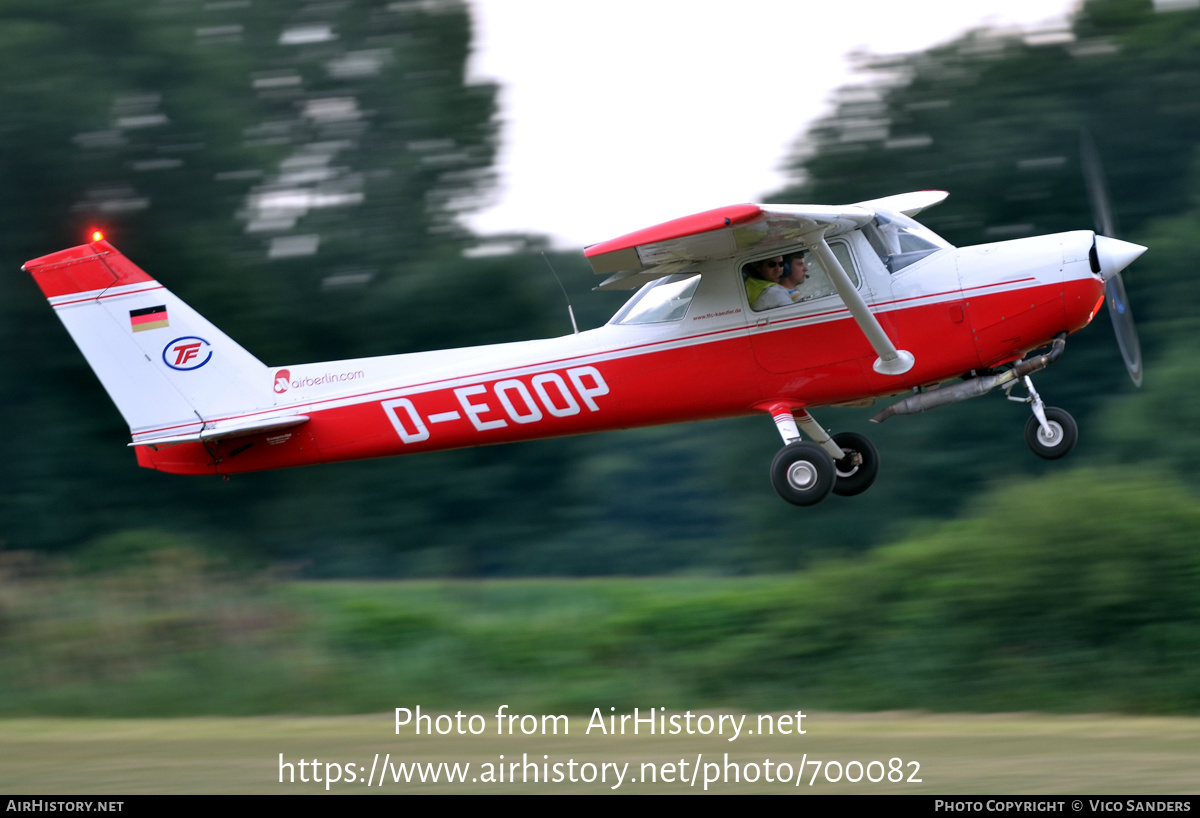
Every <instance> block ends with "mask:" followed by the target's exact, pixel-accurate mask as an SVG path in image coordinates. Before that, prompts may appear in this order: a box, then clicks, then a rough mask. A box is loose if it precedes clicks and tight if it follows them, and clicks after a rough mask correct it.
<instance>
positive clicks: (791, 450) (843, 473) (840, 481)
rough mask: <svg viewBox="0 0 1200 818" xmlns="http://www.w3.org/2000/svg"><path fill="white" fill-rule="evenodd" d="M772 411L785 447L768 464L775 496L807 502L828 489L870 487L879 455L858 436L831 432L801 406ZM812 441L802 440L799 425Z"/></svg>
mask: <svg viewBox="0 0 1200 818" xmlns="http://www.w3.org/2000/svg"><path fill="white" fill-rule="evenodd" d="M771 414H772V415H773V417H774V419H775V425H776V427H777V428H778V429H779V435H780V437H782V438H783V442H784V444H785V445H784V447H783V448H782V449H780V450H779V453H778V454H776V455H775V460H774V461H773V462H772V463H771V484H772V485H773V486H774V487H775V491H776V492H778V494H779V496H780V497H782V498H783V499H784V500H787V501H788V502H789V503H792V504H793V505H797V506H811V505H816V504H817V503H819V502H821V501H822V500H824V499H825V498H826V497H828V496H829V494H830V492H833V493H835V494H840V495H843V496H846V497H849V496H851V495H854V494H861V493H862V492H864V491H866V490H867V489H868V488H870V486H871V484H872V483H873V482H875V477H876V475H878V474H879V455H878V453H877V452H876V451H875V447H874V446H872V445H871V442H870V441H869V440H867V439H866V438H865V437H863V436H862V435H858V434H854V433H853V432H842V433H840V434H837V435H834V436H833V437H830V436H829V434H828V433H826V431H825V430H824V429H822V428H821V426H820V424H818V423H817V422H816V421H815V420H814V419H813V417H812V415H810V414H809V413H808V412H806V411H804V410H803V409H800V410H796V411H794V413H793V410H792V409H791V408H789V407H774V408H773V409H772V412H771ZM801 429H803V430H804V433H805V434H807V435H808V436H809V437H811V438H812V439H813V441H814V442H813V443H806V442H802V441H801V440H800V430H801Z"/></svg>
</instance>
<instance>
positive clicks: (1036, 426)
mask: <svg viewBox="0 0 1200 818" xmlns="http://www.w3.org/2000/svg"><path fill="white" fill-rule="evenodd" d="M1046 422H1047V423H1048V424H1049V425H1050V429H1051V431H1052V432H1053V434H1052V435H1051V436H1050V437H1049V438H1047V437H1046V435H1045V434H1043V432H1042V424H1040V423H1038V419H1037V418H1036V417H1031V418H1030V419H1029V421H1028V422H1027V423H1026V424H1025V443H1026V444H1027V445H1028V446H1029V450H1030V451H1031V452H1033V453H1034V454H1036V455H1037V456H1038V457H1042V458H1045V459H1046V460H1058V459H1059V458H1060V457H1066V456H1067V455H1069V454H1070V453H1071V450H1072V449H1074V448H1075V444H1076V443H1077V442H1078V441H1079V427H1078V426H1076V425H1075V418H1073V417H1071V415H1070V413H1069V412H1067V410H1065V409H1059V408H1057V407H1055V406H1047V407H1046Z"/></svg>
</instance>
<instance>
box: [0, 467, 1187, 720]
mask: <svg viewBox="0 0 1200 818" xmlns="http://www.w3.org/2000/svg"><path fill="white" fill-rule="evenodd" d="M1196 501H1197V496H1196V493H1195V492H1194V491H1191V490H1188V489H1185V488H1183V487H1181V486H1180V485H1179V484H1178V483H1177V482H1175V481H1172V480H1164V479H1162V478H1160V477H1158V476H1157V475H1154V474H1152V473H1150V472H1149V471H1148V470H1145V469H1129V468H1109V469H1077V470H1074V471H1072V472H1070V473H1068V474H1067V475H1063V476H1057V475H1056V476H1053V477H1048V478H1042V479H1038V480H1032V481H1029V480H1021V481H1016V482H1013V483H1011V484H1009V485H1006V486H1003V487H1001V488H1000V489H998V490H997V491H995V492H993V493H990V494H989V495H987V496H986V497H985V498H982V499H981V500H979V501H977V502H975V503H973V504H972V507H971V508H970V509H969V511H968V513H967V514H965V515H964V516H963V518H961V519H958V520H954V521H950V522H947V523H942V524H939V525H935V526H929V527H928V528H927V529H925V530H922V531H918V532H914V533H913V534H912V536H910V537H908V538H906V539H905V540H904V541H903V542H901V543H899V544H895V545H886V546H882V547H880V548H877V549H874V550H872V551H871V552H870V553H868V554H866V555H864V556H860V557H858V558H855V559H847V560H830V561H824V562H820V563H818V564H816V565H814V566H813V567H811V568H809V569H808V570H806V571H803V572H800V573H797V574H788V575H780V576H761V577H749V578H741V579H729V578H719V579H708V578H679V577H671V578H637V579H631V578H610V579H603V580H536V581H531V580H524V581H501V582H479V581H469V582H404V583H396V582H376V583H372V582H352V583H341V582H318V583H278V582H264V581H263V579H265V577H264V576H262V575H261V574H258V573H255V572H253V571H246V570H244V568H243V569H237V568H235V567H234V566H232V564H231V563H230V562H229V561H228V559H226V558H224V557H223V556H222V555H219V554H217V553H214V552H213V549H205V548H200V547H198V546H196V545H195V544H193V543H189V542H188V541H187V539H186V538H180V537H177V536H174V535H170V534H166V533H164V532H162V531H154V530H138V531H134V532H130V533H126V534H120V535H112V536H107V537H102V538H100V539H98V540H97V541H95V542H93V543H90V544H89V545H87V546H86V547H85V548H84V549H82V550H81V552H80V553H79V554H78V555H77V556H76V557H74V558H73V559H71V560H65V559H64V560H57V561H50V560H48V559H46V558H44V557H43V558H42V559H40V560H38V559H30V558H29V557H30V556H31V555H28V554H25V555H15V554H10V555H3V554H0V714H3V715H6V716H14V715H32V714H42V715H89V716H141V717H145V716H194V715H205V714H227V715H237V714H245V715H249V714H263V713H337V712H350V713H353V712H379V711H383V710H388V709H389V708H391V707H394V706H395V705H396V701H395V698H396V695H397V691H403V692H404V695H405V696H406V697H407V698H408V700H409V701H420V702H421V703H422V705H423V706H424V707H425V708H426V709H435V710H436V709H444V710H447V711H451V712H453V711H454V710H456V709H464V710H467V712H470V711H472V710H475V711H478V712H486V711H489V710H490V711H494V710H495V708H496V706H497V705H499V704H508V705H510V706H511V707H512V712H531V711H532V712H542V713H547V712H549V713H555V712H562V713H572V714H581V713H588V712H590V711H591V709H592V708H593V707H596V706H615V707H617V708H618V709H619V710H621V711H628V710H631V709H632V708H633V707H641V708H645V707H647V706H666V707H670V708H673V709H679V710H683V709H686V708H691V709H698V708H713V707H732V708H734V709H737V710H743V711H746V710H749V711H754V710H759V711H768V710H779V709H787V708H789V707H792V708H794V707H796V706H797V703H798V702H799V703H802V704H803V705H804V708H805V709H809V708H817V709H825V710H888V709H899V708H920V709H929V710H975V711H985V712H997V711H1001V712H1003V711H1020V710H1036V711H1059V712H1127V713H1188V714H1196V713H1200V662H1198V661H1197V659H1198V658H1200V550H1198V549H1197V548H1196V547H1195V546H1196V534H1195V532H1196V530H1197V528H1198V527H1200V506H1198V505H1197V502H1196ZM22 556H23V557H25V559H20V558H19V557H22Z"/></svg>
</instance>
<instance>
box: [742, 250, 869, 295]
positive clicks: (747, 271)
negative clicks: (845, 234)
mask: <svg viewBox="0 0 1200 818" xmlns="http://www.w3.org/2000/svg"><path fill="white" fill-rule="evenodd" d="M829 249H830V250H832V251H833V255H834V257H835V258H836V259H837V260H838V263H839V264H841V265H842V269H843V270H845V271H846V275H848V276H849V277H850V281H851V283H852V284H853V285H854V287H855V289H857V288H858V286H859V277H858V269H857V268H856V267H855V264H854V258H853V256H852V255H851V254H850V248H849V247H847V246H846V243H845V242H844V241H831V242H830V243H829ZM781 258H782V259H783V270H782V274H781V275H780V277H779V278H778V279H774V278H772V277H771V276H770V271H763V270H761V269H759V268H756V266H755V265H757V264H759V262H750V263H748V264H746V265H744V266H743V267H742V278H743V281H744V283H745V287H746V298H747V301H749V303H750V308H751V309H752V310H754V311H755V312H763V311H765V310H772V309H775V308H777V307H790V306H792V305H793V304H798V303H800V302H803V301H811V300H813V299H818V298H827V297H829V296H832V295H837V288H836V287H834V286H833V280H832V279H831V278H830V277H829V273H828V272H826V271H825V268H824V266H823V265H822V264H821V262H820V261H819V260H818V259H817V257H816V256H814V255H813V254H812V252H810V251H808V250H804V249H797V250H794V251H790V252H787V253H784V254H783V255H782V256H781Z"/></svg>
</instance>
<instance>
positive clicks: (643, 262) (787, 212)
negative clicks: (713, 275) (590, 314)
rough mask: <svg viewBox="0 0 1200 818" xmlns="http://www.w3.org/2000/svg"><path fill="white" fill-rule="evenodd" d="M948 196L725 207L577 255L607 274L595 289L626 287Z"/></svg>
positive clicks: (934, 193) (925, 193)
mask: <svg viewBox="0 0 1200 818" xmlns="http://www.w3.org/2000/svg"><path fill="white" fill-rule="evenodd" d="M948 195H949V194H948V193H946V192H945V191H941V190H921V191H916V192H913V193H901V194H899V195H896V196H888V197H886V198H883V199H872V200H871V201H867V202H860V203H858V204H853V205H844V206H840V207H830V206H825V205H757V204H740V205H730V206H729V207H719V208H717V209H716V210H706V211H705V212H703V213H696V214H694V215H692V216H684V217H683V218H682V219H675V220H674V221H669V222H664V223H662V224H658V225H655V226H654V227H647V228H646V229H644V230H638V231H636V232H634V233H629V234H627V235H624V236H621V237H620V238H616V239H612V240H610V241H605V242H601V243H600V244H593V245H591V246H590V247H588V248H586V249H585V250H584V251H583V254H584V255H585V256H587V259H588V261H589V262H591V265H592V269H593V270H594V271H596V273H597V274H600V275H608V276H609V277H608V278H607V279H605V280H604V281H603V282H601V284H600V286H599V287H597V288H596V289H597V290H631V289H633V288H635V287H640V286H641V285H642V284H645V283H646V282H647V281H652V280H653V279H656V278H661V277H662V276H665V275H671V274H672V273H678V272H681V271H682V270H686V269H687V268H689V267H692V266H693V265H695V264H697V263H699V262H701V261H707V260H710V259H722V258H731V257H732V256H735V255H737V254H738V253H741V252H744V251H746V250H755V251H762V252H764V253H768V252H770V251H771V250H781V249H783V248H785V247H789V246H794V245H796V244H798V243H799V242H800V240H801V238H800V237H801V236H803V235H804V234H805V233H811V232H812V231H814V230H816V229H818V228H825V235H826V236H827V237H829V236H836V235H839V234H841V233H848V232H849V231H851V230H854V229H855V228H858V227H862V226H863V225H865V224H867V223H868V222H870V221H871V220H872V219H874V218H875V211H876V210H894V211H898V212H900V213H904V214H905V215H907V216H912V215H915V214H917V213H920V212H921V211H922V210H925V209H926V208H929V207H933V206H934V205H935V204H938V203H939V202H942V201H944V200H945V198H946V197H947V196H948Z"/></svg>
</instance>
